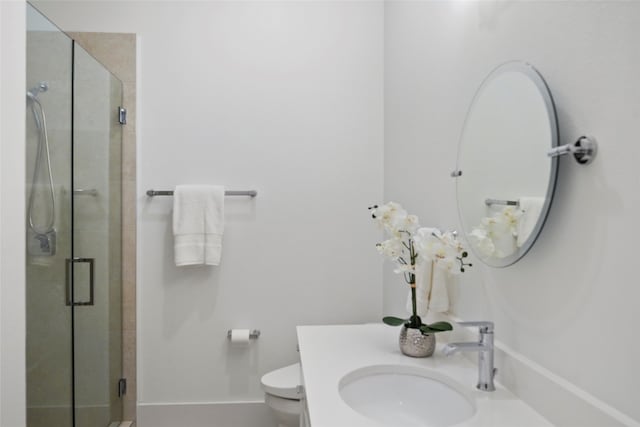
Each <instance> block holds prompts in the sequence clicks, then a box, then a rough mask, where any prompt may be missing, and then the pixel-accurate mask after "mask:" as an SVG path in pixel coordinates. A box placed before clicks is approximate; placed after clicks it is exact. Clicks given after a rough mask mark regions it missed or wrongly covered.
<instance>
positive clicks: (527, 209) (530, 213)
mask: <svg viewBox="0 0 640 427" xmlns="http://www.w3.org/2000/svg"><path fill="white" fill-rule="evenodd" d="M518 202H519V207H520V209H521V210H522V216H521V217H520V219H519V220H518V240H517V242H516V244H517V245H518V247H520V246H522V245H523V244H524V242H526V241H527V239H528V238H529V236H530V235H531V233H532V232H533V229H534V228H535V226H536V224H537V223H538V218H539V217H540V213H541V212H542V207H543V206H544V202H545V198H544V197H520V199H518Z"/></svg>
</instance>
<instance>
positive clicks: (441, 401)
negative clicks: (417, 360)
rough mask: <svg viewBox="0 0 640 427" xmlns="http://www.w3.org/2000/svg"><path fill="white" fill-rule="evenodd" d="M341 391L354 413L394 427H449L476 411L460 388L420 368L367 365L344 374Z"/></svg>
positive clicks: (436, 374) (444, 377) (469, 416)
mask: <svg viewBox="0 0 640 427" xmlns="http://www.w3.org/2000/svg"><path fill="white" fill-rule="evenodd" d="M339 390H340V396H341V397H342V400H344V402H345V403H346V404H347V405H349V406H350V407H351V408H352V409H353V410H355V411H356V412H358V413H360V414H362V415H364V416H365V417H367V418H370V419H372V420H375V421H378V422H379V423H382V424H383V425H388V426H393V427H400V426H402V427H405V426H406V427H413V426H416V427H446V426H451V425H454V424H457V423H460V422H462V421H464V420H467V419H469V418H471V417H472V416H473V415H474V414H475V412H476V407H475V404H474V403H473V400H472V399H471V398H469V397H467V396H466V395H465V392H464V391H463V390H464V389H463V388H462V387H461V386H459V385H458V384H457V383H455V382H453V381H452V380H450V379H449V378H448V377H446V376H444V375H442V374H439V373H438V372H436V371H431V370H427V369H421V368H417V367H410V366H395V365H378V366H368V367H366V368H362V369H358V370H355V371H353V372H351V373H349V374H347V375H345V376H344V377H343V378H342V380H340V384H339Z"/></svg>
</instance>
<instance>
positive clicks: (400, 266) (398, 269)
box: [393, 264, 416, 274]
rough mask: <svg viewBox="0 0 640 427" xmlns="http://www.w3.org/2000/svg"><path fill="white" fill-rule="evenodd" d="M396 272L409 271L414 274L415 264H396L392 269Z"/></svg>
mask: <svg viewBox="0 0 640 427" xmlns="http://www.w3.org/2000/svg"><path fill="white" fill-rule="evenodd" d="M393 272H394V273H396V274H404V273H411V274H416V266H415V265H411V264H398V265H397V266H396V268H395V269H394V270H393Z"/></svg>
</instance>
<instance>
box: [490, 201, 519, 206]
mask: <svg viewBox="0 0 640 427" xmlns="http://www.w3.org/2000/svg"><path fill="white" fill-rule="evenodd" d="M484 204H485V205H487V206H491V205H505V206H519V205H520V202H519V201H517V200H500V199H484Z"/></svg>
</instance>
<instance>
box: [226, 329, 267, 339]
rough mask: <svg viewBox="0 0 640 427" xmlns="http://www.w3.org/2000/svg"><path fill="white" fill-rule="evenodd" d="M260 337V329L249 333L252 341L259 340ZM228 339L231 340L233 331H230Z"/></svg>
mask: <svg viewBox="0 0 640 427" xmlns="http://www.w3.org/2000/svg"><path fill="white" fill-rule="evenodd" d="M259 337H260V330H259V329H252V330H251V332H249V339H252V340H257V339H258V338H259ZM227 339H229V340H230V339H231V329H229V330H228V331H227Z"/></svg>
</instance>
